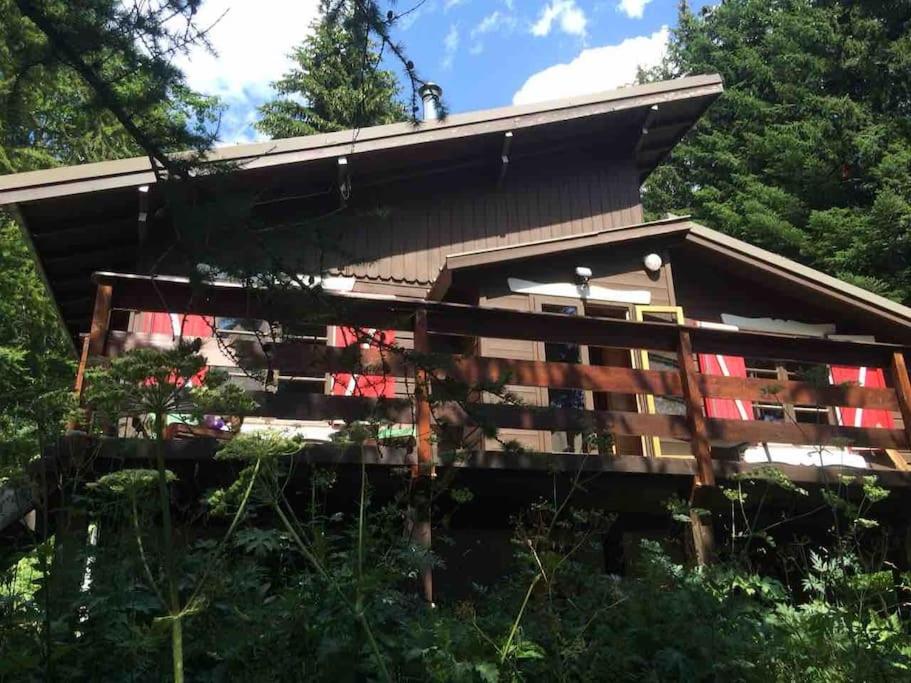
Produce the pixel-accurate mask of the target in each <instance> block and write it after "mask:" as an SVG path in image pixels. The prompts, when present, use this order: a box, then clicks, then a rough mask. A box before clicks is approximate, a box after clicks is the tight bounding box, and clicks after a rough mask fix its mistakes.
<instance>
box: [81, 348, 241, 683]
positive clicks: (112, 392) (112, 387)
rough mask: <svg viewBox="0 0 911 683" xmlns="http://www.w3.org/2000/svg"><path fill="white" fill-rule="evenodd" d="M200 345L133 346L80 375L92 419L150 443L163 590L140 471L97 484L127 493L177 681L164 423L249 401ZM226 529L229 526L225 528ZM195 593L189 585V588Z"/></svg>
mask: <svg viewBox="0 0 911 683" xmlns="http://www.w3.org/2000/svg"><path fill="white" fill-rule="evenodd" d="M198 351H199V344H198V342H194V343H192V344H184V343H180V344H178V345H177V346H176V347H175V348H173V349H169V350H155V349H139V350H136V351H132V352H129V353H127V354H125V355H123V356H120V357H118V358H114V359H113V360H111V362H110V365H109V366H107V367H99V368H93V369H91V370H90V371H89V372H88V373H87V376H86V381H87V389H86V391H85V404H86V406H87V408H88V410H89V411H91V414H92V420H93V422H94V424H95V425H96V426H97V425H104V426H105V427H106V428H107V429H108V430H110V429H112V428H113V429H116V430H118V431H119V430H120V428H121V427H120V425H122V424H123V423H125V422H127V421H129V427H130V428H132V429H133V431H134V432H135V434H136V435H137V436H139V437H141V438H147V439H151V440H152V441H153V442H154V446H155V447H154V457H155V467H156V470H155V477H154V479H155V481H156V483H157V489H158V502H159V508H160V509H159V512H160V514H161V537H162V538H161V552H162V556H163V557H162V573H163V575H164V579H163V583H164V590H162V589H160V588H159V586H158V582H157V581H156V580H155V578H154V575H153V573H152V571H151V567H150V565H149V564H148V562H147V560H146V558H145V553H144V550H143V547H142V535H141V530H140V529H139V526H138V519H137V515H136V509H137V505H136V499H137V495H138V492H139V490H140V489H142V488H144V487H145V485H146V484H148V483H150V481H151V479H152V478H151V477H150V476H149V473H148V472H147V471H141V470H132V471H131V470H126V471H124V472H121V473H118V474H117V475H110V476H111V477H112V478H110V479H109V480H107V481H105V480H104V479H103V480H102V481H101V482H99V484H103V485H106V488H107V489H109V490H111V491H114V492H120V493H122V494H123V495H124V496H125V498H126V499H127V500H128V502H129V504H130V506H131V511H132V513H133V515H132V519H133V521H134V528H135V532H136V540H137V546H138V550H139V552H140V557H141V558H142V563H143V567H144V569H145V573H146V578H147V579H148V580H149V582H150V587H151V588H152V589H153V590H154V591H155V593H156V595H157V596H158V597H159V598H160V599H161V600H162V601H163V603H164V607H165V608H166V610H167V620H168V621H169V622H170V627H171V655H172V666H173V676H174V681H175V683H181V682H182V681H183V680H184V662H183V624H182V622H183V617H184V612H185V609H186V605H185V604H184V603H182V601H181V597H180V589H179V581H178V570H177V566H176V563H175V556H174V528H173V521H172V517H171V494H170V491H169V483H170V481H171V480H173V478H174V475H173V473H170V472H169V471H168V470H167V469H166V468H165V448H166V444H165V429H166V422H167V420H168V419H169V418H172V419H176V420H178V421H181V422H184V423H187V424H200V423H202V422H203V420H204V419H205V416H206V415H208V414H212V413H219V414H223V415H231V416H242V415H244V414H245V413H248V412H250V411H252V410H253V408H254V407H255V404H254V403H253V401H252V400H251V399H250V398H249V397H248V396H247V395H246V394H245V393H244V392H243V390H242V389H240V388H239V387H237V386H236V385H232V384H229V383H228V381H227V380H228V377H227V374H225V373H221V372H215V371H207V367H206V359H205V358H204V357H202V356H200V355H199V353H198ZM229 533H230V530H229ZM194 593H195V592H194Z"/></svg>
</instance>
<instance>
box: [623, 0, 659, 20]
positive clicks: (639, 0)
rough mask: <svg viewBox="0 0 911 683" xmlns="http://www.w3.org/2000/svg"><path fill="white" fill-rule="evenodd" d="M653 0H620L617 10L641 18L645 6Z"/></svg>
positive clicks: (633, 17) (632, 17)
mask: <svg viewBox="0 0 911 683" xmlns="http://www.w3.org/2000/svg"><path fill="white" fill-rule="evenodd" d="M651 1H652V0H620V2H618V3H617V11H618V12H621V13H623V14H625V15H626V16H628V17H629V18H630V19H641V18H642V15H643V14H644V13H645V6H646V5H647V4H648V3H650V2H651Z"/></svg>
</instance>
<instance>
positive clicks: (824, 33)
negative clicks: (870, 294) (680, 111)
mask: <svg viewBox="0 0 911 683" xmlns="http://www.w3.org/2000/svg"><path fill="white" fill-rule="evenodd" d="M713 71H717V72H719V73H720V74H721V75H722V77H723V78H724V81H725V93H724V95H723V96H722V97H721V99H720V100H719V101H718V102H716V103H715V104H714V105H713V106H712V108H711V109H710V110H709V112H708V113H707V115H706V116H705V117H703V119H702V121H701V122H700V123H699V125H698V126H697V127H696V128H695V129H694V130H693V131H691V133H690V134H689V135H688V136H687V138H686V139H685V140H684V142H683V143H682V144H681V145H679V146H678V147H677V148H676V149H675V151H674V153H673V154H672V156H671V159H670V161H669V163H668V164H666V165H665V166H663V167H661V168H659V169H658V170H657V171H656V172H655V173H654V174H653V175H652V177H651V178H650V179H649V181H648V183H647V184H646V187H645V192H644V201H645V204H646V209H647V210H648V211H649V212H650V214H651V215H652V216H657V215H660V214H662V213H664V212H666V211H672V212H674V213H691V214H692V215H693V216H694V217H695V218H696V219H697V220H699V221H701V222H703V223H705V224H707V225H709V226H711V227H713V228H715V229H717V230H722V231H724V232H727V233H729V234H732V235H734V236H736V237H740V238H742V239H745V240H747V241H749V242H752V243H754V244H757V245H759V246H762V247H765V248H767V249H770V250H773V251H776V252H779V253H782V254H784V255H787V256H789V257H792V258H796V259H798V260H801V261H803V262H805V263H807V264H809V265H811V266H814V267H816V268H819V269H822V270H824V271H827V272H829V273H831V274H833V275H836V276H838V277H841V278H844V279H846V280H849V281H852V282H854V283H855V284H859V285H861V286H865V287H867V288H869V289H873V290H876V291H878V292H880V293H883V294H886V295H890V296H893V297H894V298H896V299H898V300H900V301H905V302H908V301H911V119H909V111H911V80H909V78H908V73H911V4H909V3H907V2H891V1H889V0H870V1H869V2H864V3H856V2H848V1H847V0H783V1H782V2H775V3H769V2H767V0H727V1H726V2H723V3H721V4H720V5H718V6H716V7H707V8H705V9H703V10H702V12H701V13H700V14H698V15H697V14H694V13H692V12H691V11H690V10H689V9H688V8H687V6H686V3H683V5H682V7H681V12H680V20H679V26H678V28H677V29H676V30H675V32H674V35H673V39H672V41H671V44H670V46H669V53H668V58H667V61H666V63H665V64H664V66H663V67H662V68H661V69H659V70H658V72H656V73H653V74H650V75H651V76H652V77H658V78H667V77H674V76H679V75H683V74H687V73H707V72H713Z"/></svg>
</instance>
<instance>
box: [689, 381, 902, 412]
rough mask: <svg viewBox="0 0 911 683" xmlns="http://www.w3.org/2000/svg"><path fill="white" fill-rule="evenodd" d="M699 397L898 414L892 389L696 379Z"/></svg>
mask: <svg viewBox="0 0 911 683" xmlns="http://www.w3.org/2000/svg"><path fill="white" fill-rule="evenodd" d="M697 382H698V383H699V386H700V388H701V390H702V394H703V395H704V396H707V397H711V398H729V399H737V398H739V399H742V400H746V401H762V402H763V403H797V404H802V405H817V406H842V407H848V408H876V409H882V410H898V401H897V400H896V399H895V391H894V390H892V389H871V388H867V387H859V386H856V385H842V384H822V385H819V384H811V383H809V382H790V381H789V382H783V381H778V380H774V379H755V378H745V377H721V376H718V375H699V376H698V379H697Z"/></svg>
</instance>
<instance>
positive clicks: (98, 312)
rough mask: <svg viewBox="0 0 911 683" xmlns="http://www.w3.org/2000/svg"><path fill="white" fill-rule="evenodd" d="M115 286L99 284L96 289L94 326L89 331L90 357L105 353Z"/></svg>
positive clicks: (93, 315)
mask: <svg viewBox="0 0 911 683" xmlns="http://www.w3.org/2000/svg"><path fill="white" fill-rule="evenodd" d="M113 291H114V288H113V287H112V286H111V285H98V288H97V289H96V290H95V310H94V311H93V312H92V328H91V331H90V332H89V357H90V358H91V357H92V356H100V355H102V354H104V347H105V342H106V341H107V338H108V325H109V323H110V321H111V299H112V294H113Z"/></svg>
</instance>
